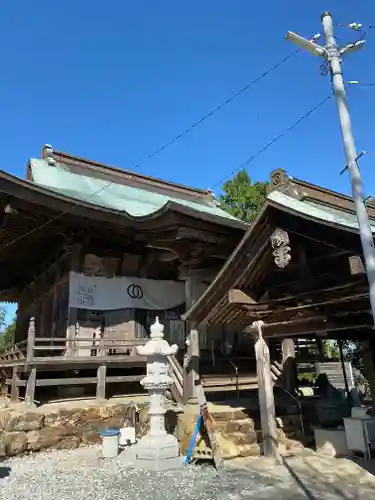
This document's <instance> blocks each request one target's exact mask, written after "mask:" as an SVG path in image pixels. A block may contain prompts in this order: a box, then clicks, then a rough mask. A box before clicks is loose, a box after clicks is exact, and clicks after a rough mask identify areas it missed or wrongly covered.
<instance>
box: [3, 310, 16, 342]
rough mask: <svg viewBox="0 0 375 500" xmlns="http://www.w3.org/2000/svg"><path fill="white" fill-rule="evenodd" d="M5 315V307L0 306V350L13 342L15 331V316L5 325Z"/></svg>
mask: <svg viewBox="0 0 375 500" xmlns="http://www.w3.org/2000/svg"><path fill="white" fill-rule="evenodd" d="M5 317H6V309H5V307H0V351H2V350H4V349H5V347H7V346H9V345H11V344H12V343H13V342H14V338H15V333H16V318H13V320H12V322H11V323H10V324H9V325H7V324H6V320H5Z"/></svg>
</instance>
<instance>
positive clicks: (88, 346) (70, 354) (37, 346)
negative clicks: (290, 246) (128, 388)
mask: <svg viewBox="0 0 375 500" xmlns="http://www.w3.org/2000/svg"><path fill="white" fill-rule="evenodd" d="M145 343H146V339H135V340H121V339H115V340H110V339H105V338H104V339H93V338H89V337H87V338H83V337H81V338H78V339H77V338H75V339H67V338H60V337H52V338H44V337H35V338H34V345H32V346H30V344H28V353H29V356H28V361H29V362H31V360H33V359H38V358H41V357H42V358H45V357H64V358H81V357H85V358H87V357H97V356H128V357H129V358H132V359H134V358H139V359H141V357H140V356H138V354H137V353H136V346H138V345H143V344H145Z"/></svg>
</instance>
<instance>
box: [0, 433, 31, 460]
mask: <svg viewBox="0 0 375 500" xmlns="http://www.w3.org/2000/svg"><path fill="white" fill-rule="evenodd" d="M26 449H27V437H26V433H25V432H7V433H6V434H5V450H6V455H7V456H8V457H12V456H14V455H19V454H21V453H24V452H25V451H26Z"/></svg>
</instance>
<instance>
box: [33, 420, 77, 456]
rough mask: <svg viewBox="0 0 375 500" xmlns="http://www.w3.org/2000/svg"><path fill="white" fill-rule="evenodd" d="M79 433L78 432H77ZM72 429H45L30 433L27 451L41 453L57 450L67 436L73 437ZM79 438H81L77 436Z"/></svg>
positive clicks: (62, 427)
mask: <svg viewBox="0 0 375 500" xmlns="http://www.w3.org/2000/svg"><path fill="white" fill-rule="evenodd" d="M76 432H77V433H78V431H76ZM71 433H72V428H71V427H70V428H67V427H64V426H61V427H44V428H43V429H40V430H36V431H30V432H28V433H27V434H26V436H27V449H28V450H29V451H39V450H44V449H48V448H56V447H57V446H58V444H59V442H60V441H62V440H63V438H66V437H67V436H69V437H71V436H72V434H71ZM77 437H79V436H77Z"/></svg>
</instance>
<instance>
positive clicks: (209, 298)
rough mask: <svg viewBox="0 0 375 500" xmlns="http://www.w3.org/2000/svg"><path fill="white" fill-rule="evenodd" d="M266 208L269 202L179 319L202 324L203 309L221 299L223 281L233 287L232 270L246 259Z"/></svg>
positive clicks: (233, 276)
mask: <svg viewBox="0 0 375 500" xmlns="http://www.w3.org/2000/svg"><path fill="white" fill-rule="evenodd" d="M268 207H269V202H268V200H267V201H266V202H265V203H264V205H263V207H262V208H261V210H260V212H259V213H258V215H257V217H256V219H255V220H254V221H253V222H252V224H251V225H250V227H249V228H248V230H247V231H246V233H245V234H244V236H243V238H242V240H241V241H240V242H239V244H238V245H237V247H236V248H235V249H234V251H233V252H232V254H231V255H230V256H229V258H228V260H227V261H226V262H225V264H224V266H223V267H222V268H221V270H220V271H219V273H218V274H217V275H216V277H215V278H214V280H213V281H212V282H211V283H210V285H209V286H208V288H207V289H206V290H205V292H204V293H203V294H202V295H201V296H200V297H199V299H198V300H197V301H196V302H195V303H194V304H193V306H192V307H191V308H190V309H189V310H188V311H187V312H186V313H185V314H183V315H182V317H181V318H182V319H183V320H192V321H198V322H203V321H204V317H202V314H203V313H204V309H206V308H207V306H208V305H209V304H210V303H212V302H213V305H212V307H215V304H216V303H217V302H218V301H219V300H220V299H221V298H222V293H221V291H222V288H223V284H224V283H225V281H227V282H228V283H227V285H228V287H226V288H228V290H229V289H230V288H232V287H233V285H234V284H235V282H236V280H237V278H236V276H235V275H234V273H233V268H234V267H235V266H236V264H237V265H239V264H240V263H242V262H241V261H243V260H245V259H247V258H248V255H247V252H246V251H245V249H246V247H247V246H248V245H249V244H250V245H251V239H252V236H253V234H254V232H255V229H256V228H257V226H258V225H259V223H260V221H261V220H262V219H263V218H264V217H265V214H266V212H267V209H268ZM225 293H226V292H225Z"/></svg>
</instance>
